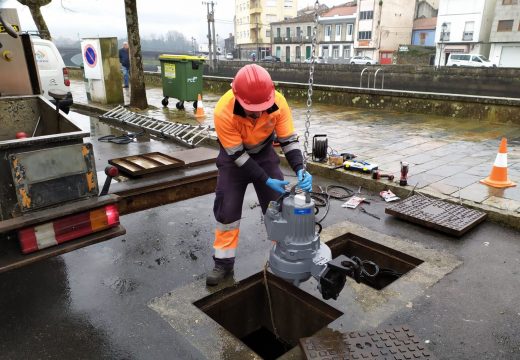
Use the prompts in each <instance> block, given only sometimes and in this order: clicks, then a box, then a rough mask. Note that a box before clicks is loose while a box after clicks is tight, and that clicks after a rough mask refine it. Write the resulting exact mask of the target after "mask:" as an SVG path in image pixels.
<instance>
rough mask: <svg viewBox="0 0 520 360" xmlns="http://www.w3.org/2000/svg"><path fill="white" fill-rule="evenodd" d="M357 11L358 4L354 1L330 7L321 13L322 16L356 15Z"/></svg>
mask: <svg viewBox="0 0 520 360" xmlns="http://www.w3.org/2000/svg"><path fill="white" fill-rule="evenodd" d="M356 11H357V6H356V5H354V4H353V3H346V4H343V5H338V6H334V7H332V8H330V9H329V10H328V11H325V12H324V13H323V14H321V17H333V16H348V15H354V14H355V13H356Z"/></svg>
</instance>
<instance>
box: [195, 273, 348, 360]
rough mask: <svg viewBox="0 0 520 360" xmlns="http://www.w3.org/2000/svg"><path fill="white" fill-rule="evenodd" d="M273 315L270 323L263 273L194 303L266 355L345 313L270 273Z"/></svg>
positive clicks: (271, 356)
mask: <svg viewBox="0 0 520 360" xmlns="http://www.w3.org/2000/svg"><path fill="white" fill-rule="evenodd" d="M267 275H268V276H267V283H268V285H269V293H270V296H271V302H272V310H273V317H274V322H275V324H274V325H275V327H276V329H277V331H278V334H279V338H278V339H277V338H276V336H275V334H274V333H275V332H274V330H273V326H272V323H271V313H270V310H269V301H268V297H267V292H266V289H265V283H264V277H263V273H257V274H255V275H253V276H251V277H249V278H247V279H245V280H243V281H241V282H240V283H238V284H236V285H235V286H232V287H229V288H225V289H223V290H221V291H218V292H216V293H214V294H212V295H209V296H207V297H205V298H203V299H200V300H198V301H196V302H195V303H194V305H195V306H197V307H198V308H199V309H200V310H202V311H203V312H204V313H206V314H207V315H208V316H209V317H211V318H212V319H213V320H215V321H216V322H217V323H219V324H220V325H221V326H222V327H224V328H225V329H226V330H227V331H229V332H230V333H231V334H233V335H234V336H235V337H236V338H238V339H240V340H241V341H242V342H243V343H244V344H245V345H246V346H248V347H249V348H250V349H251V350H253V351H255V352H256V353H257V354H258V355H260V356H262V357H263V358H264V359H276V358H278V357H279V356H281V355H283V354H284V353H286V352H287V351H289V350H290V349H292V348H293V347H295V346H297V345H298V340H299V339H300V338H302V337H308V336H311V335H313V334H315V333H316V332H317V331H319V330H320V329H322V328H324V327H326V326H327V325H328V324H330V323H331V322H332V321H334V320H335V319H337V318H338V317H340V316H341V315H343V313H342V312H341V311H339V310H337V309H335V308H333V307H332V306H330V305H328V304H326V303H324V302H323V301H321V300H319V299H317V298H315V297H314V296H312V295H310V294H308V293H306V292H305V291H303V290H301V289H299V288H296V287H294V286H292V285H291V284H289V283H287V282H285V281H284V280H282V279H279V278H277V277H276V276H274V275H272V274H270V273H268V274H267Z"/></svg>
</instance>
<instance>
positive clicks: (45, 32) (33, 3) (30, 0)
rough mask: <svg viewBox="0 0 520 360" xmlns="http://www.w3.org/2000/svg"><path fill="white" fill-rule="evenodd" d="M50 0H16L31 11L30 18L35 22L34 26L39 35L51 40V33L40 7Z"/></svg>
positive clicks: (47, 3)
mask: <svg viewBox="0 0 520 360" xmlns="http://www.w3.org/2000/svg"><path fill="white" fill-rule="evenodd" d="M51 1H52V0H18V2H19V3H20V4H22V5H25V6H27V7H28V8H29V10H30V11H31V15H32V18H33V20H34V23H35V24H36V28H37V29H38V31H39V32H40V36H41V37H42V38H43V39H46V40H52V38H51V33H50V31H49V28H48V27H47V23H46V22H45V20H44V19H43V15H42V12H41V11H40V8H41V7H42V6H45V5H49V4H50V3H51Z"/></svg>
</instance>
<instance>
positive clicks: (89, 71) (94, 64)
mask: <svg viewBox="0 0 520 360" xmlns="http://www.w3.org/2000/svg"><path fill="white" fill-rule="evenodd" d="M81 54H82V56H83V64H84V69H85V77H86V78H87V79H96V80H97V79H102V78H103V72H102V66H101V64H102V61H101V50H100V46H99V39H84V40H83V41H82V42H81Z"/></svg>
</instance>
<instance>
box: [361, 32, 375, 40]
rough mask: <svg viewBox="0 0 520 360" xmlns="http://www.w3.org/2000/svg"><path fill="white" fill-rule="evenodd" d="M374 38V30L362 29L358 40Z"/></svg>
mask: <svg viewBox="0 0 520 360" xmlns="http://www.w3.org/2000/svg"><path fill="white" fill-rule="evenodd" d="M369 39H372V31H360V32H359V33H358V40H369Z"/></svg>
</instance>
